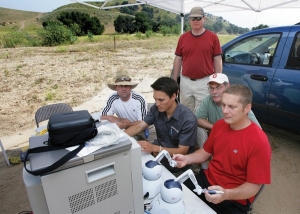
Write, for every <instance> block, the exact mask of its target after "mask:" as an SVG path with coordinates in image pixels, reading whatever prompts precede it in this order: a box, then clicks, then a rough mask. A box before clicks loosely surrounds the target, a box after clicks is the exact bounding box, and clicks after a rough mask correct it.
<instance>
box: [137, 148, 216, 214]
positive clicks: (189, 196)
mask: <svg viewBox="0 0 300 214" xmlns="http://www.w3.org/2000/svg"><path fill="white" fill-rule="evenodd" d="M153 159H154V157H153V156H152V155H151V154H148V153H145V152H142V163H143V164H144V163H145V162H147V161H148V160H153ZM162 168H163V170H162V176H163V178H164V180H166V179H172V178H174V179H175V176H174V175H173V174H172V173H171V172H170V171H169V170H167V169H166V168H165V167H162ZM182 189H183V200H184V203H185V214H201V213H205V214H213V213H216V212H215V211H214V210H213V209H211V208H210V207H209V206H208V205H207V204H206V203H204V202H203V201H202V200H201V199H200V198H199V197H197V196H196V195H195V194H194V193H193V192H192V191H191V190H190V189H189V188H187V187H186V186H185V185H184V184H182Z"/></svg>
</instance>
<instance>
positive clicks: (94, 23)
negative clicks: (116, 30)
mask: <svg viewBox="0 0 300 214" xmlns="http://www.w3.org/2000/svg"><path fill="white" fill-rule="evenodd" d="M57 20H58V21H60V22H61V23H63V24H64V25H66V26H67V27H69V28H71V27H72V25H74V24H77V25H78V26H79V29H80V30H76V32H75V33H76V35H77V36H84V35H87V34H88V33H89V32H90V33H92V34H93V35H101V34H102V33H103V32H104V25H102V24H101V23H100V21H99V19H98V18H97V17H90V15H89V14H87V13H81V12H78V11H73V12H71V13H69V12H62V13H60V14H59V16H58V17H57Z"/></svg>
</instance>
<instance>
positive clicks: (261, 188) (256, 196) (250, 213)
mask: <svg viewBox="0 0 300 214" xmlns="http://www.w3.org/2000/svg"><path fill="white" fill-rule="evenodd" d="M264 188H265V185H264V184H263V185H261V187H260V189H259V191H258V193H257V194H256V195H255V198H254V201H253V202H252V204H251V205H250V210H249V211H248V212H247V214H252V213H253V205H254V203H255V201H257V198H258V196H259V195H260V194H261V192H262V191H263V189H264Z"/></svg>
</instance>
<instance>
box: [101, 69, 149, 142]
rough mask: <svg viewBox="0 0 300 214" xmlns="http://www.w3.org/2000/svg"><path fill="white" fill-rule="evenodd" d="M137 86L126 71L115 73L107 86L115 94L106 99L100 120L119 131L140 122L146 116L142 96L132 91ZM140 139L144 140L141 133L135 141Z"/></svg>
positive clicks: (145, 107)
mask: <svg viewBox="0 0 300 214" xmlns="http://www.w3.org/2000/svg"><path fill="white" fill-rule="evenodd" d="M137 85H138V83H137V82H132V81H131V78H130V76H129V75H128V73H127V72H126V71H122V70H119V71H117V73H116V77H115V79H114V81H113V82H111V83H108V84H107V86H108V87H109V88H110V89H111V90H114V91H115V92H114V93H112V94H111V95H110V96H109V97H108V99H107V102H106V106H105V107H104V108H103V110H102V116H101V118H100V119H101V120H108V121H110V122H112V123H116V124H117V125H118V126H119V128H120V129H127V128H128V127H130V126H133V125H135V124H136V123H138V122H139V121H142V120H143V119H144V118H145V116H146V114H147V103H146V100H145V98H144V96H143V95H141V94H140V93H137V92H135V91H132V89H134V88H135V87H136V86H137ZM115 115H116V116H115ZM141 138H142V139H145V136H144V135H143V134H142V133H141V136H140V135H139V137H137V140H138V139H141Z"/></svg>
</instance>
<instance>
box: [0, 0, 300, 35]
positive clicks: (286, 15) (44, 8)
mask: <svg viewBox="0 0 300 214" xmlns="http://www.w3.org/2000/svg"><path fill="white" fill-rule="evenodd" d="M89 1H92V0H89ZM94 1H96V0H94ZM98 1H99V0H98ZM71 3H73V2H71V1H70V0H0V7H4V8H10V9H17V10H26V11H33V12H51V11H53V10H55V9H56V8H58V7H60V6H63V5H66V4H71ZM213 15H215V16H222V17H223V19H226V20H227V21H229V22H230V23H232V24H235V25H237V26H239V27H247V28H250V29H251V28H252V27H256V26H258V25H259V24H266V25H269V26H270V27H273V26H280V25H292V24H296V23H298V22H300V12H299V8H298V9H272V10H266V11H263V12H260V13H256V12H252V11H242V12H218V13H214V14H213Z"/></svg>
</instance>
